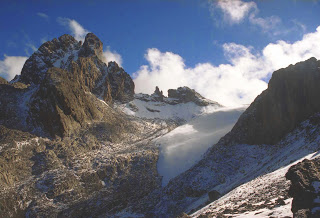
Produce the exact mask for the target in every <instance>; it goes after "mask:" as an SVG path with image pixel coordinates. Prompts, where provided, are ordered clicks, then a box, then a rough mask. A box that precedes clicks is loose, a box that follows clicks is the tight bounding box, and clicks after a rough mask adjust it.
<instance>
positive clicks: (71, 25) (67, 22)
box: [57, 17, 122, 66]
mask: <svg viewBox="0 0 320 218" xmlns="http://www.w3.org/2000/svg"><path fill="white" fill-rule="evenodd" d="M57 21H58V23H59V24H61V25H63V26H66V27H67V28H68V29H69V30H70V31H71V34H72V35H73V36H74V37H75V39H76V40H78V41H82V42H83V41H84V39H85V37H86V35H87V34H88V33H89V30H87V29H85V28H84V27H83V26H82V25H81V24H79V23H78V22H77V21H76V20H73V19H69V18H66V17H58V19H57ZM103 54H104V60H103V61H104V62H105V63H108V62H110V61H115V62H117V63H118V64H119V65H120V66H121V65H122V57H121V55H120V54H119V53H117V52H116V51H111V49H110V46H107V48H106V50H104V51H103Z"/></svg>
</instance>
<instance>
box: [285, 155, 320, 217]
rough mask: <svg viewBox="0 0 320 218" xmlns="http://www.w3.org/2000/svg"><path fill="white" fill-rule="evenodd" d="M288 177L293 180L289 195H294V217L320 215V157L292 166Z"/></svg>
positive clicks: (292, 208)
mask: <svg viewBox="0 0 320 218" xmlns="http://www.w3.org/2000/svg"><path fill="white" fill-rule="evenodd" d="M286 178H287V179H289V180H290V181H291V186H290V189H289V195H290V196H291V197H293V200H292V207H291V210H292V212H293V214H294V217H319V216H320V209H319V208H320V159H319V158H317V159H314V160H308V159H305V160H304V161H302V162H300V163H298V164H296V165H294V166H292V167H291V168H290V169H289V170H288V172H287V174H286Z"/></svg>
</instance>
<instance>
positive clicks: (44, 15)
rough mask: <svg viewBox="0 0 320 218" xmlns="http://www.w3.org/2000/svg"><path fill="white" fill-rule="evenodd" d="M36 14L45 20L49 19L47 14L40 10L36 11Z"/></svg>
mask: <svg viewBox="0 0 320 218" xmlns="http://www.w3.org/2000/svg"><path fill="white" fill-rule="evenodd" d="M37 15H38V16H39V17H41V18H43V19H45V20H48V19H49V16H48V15H47V14H45V13H42V12H38V13H37Z"/></svg>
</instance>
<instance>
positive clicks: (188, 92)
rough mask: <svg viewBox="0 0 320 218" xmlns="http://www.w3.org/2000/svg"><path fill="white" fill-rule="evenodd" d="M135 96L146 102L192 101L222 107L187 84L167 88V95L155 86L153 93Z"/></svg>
mask: <svg viewBox="0 0 320 218" xmlns="http://www.w3.org/2000/svg"><path fill="white" fill-rule="evenodd" d="M136 98H137V99H139V100H142V101H146V102H148V101H153V102H164V103H167V104H170V105H176V104H181V103H189V102H193V103H195V104H196V105H198V106H209V105H215V106H217V107H222V105H220V104H219V103H218V102H215V101H212V100H209V99H206V98H204V97H203V96H201V95H200V94H199V93H198V92H196V91H195V90H194V89H190V88H189V87H187V86H184V87H179V88H177V89H169V90H168V97H166V96H164V95H163V91H160V89H159V87H158V86H156V89H155V91H154V93H153V94H151V95H148V94H137V95H136Z"/></svg>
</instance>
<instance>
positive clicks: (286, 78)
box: [230, 58, 320, 144]
mask: <svg viewBox="0 0 320 218" xmlns="http://www.w3.org/2000/svg"><path fill="white" fill-rule="evenodd" d="M319 84H320V61H317V60H316V59H315V58H310V59H309V60H306V61H303V62H300V63H297V64H295V65H290V66H288V67H287V68H283V69H280V70H277V71H275V72H274V73H273V74H272V78H271V79H270V81H269V86H268V89H267V90H265V91H263V92H262V93H261V94H260V95H259V96H258V97H257V98H256V99H255V100H254V102H253V103H252V104H251V105H250V107H249V108H248V109H247V110H246V112H245V113H243V115H241V117H240V118H239V120H238V122H237V123H236V125H235V126H234V128H233V130H232V132H231V133H230V134H231V135H232V136H230V138H232V140H234V141H235V142H239V143H246V144H275V143H276V142H278V141H279V140H280V139H281V138H282V137H283V136H285V134H287V133H289V132H290V131H292V130H293V129H294V128H295V127H296V126H297V125H298V124H299V123H300V122H302V121H304V120H306V119H307V118H309V117H310V116H311V115H313V114H315V113H316V112H320V101H319V99H320V86H319Z"/></svg>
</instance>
